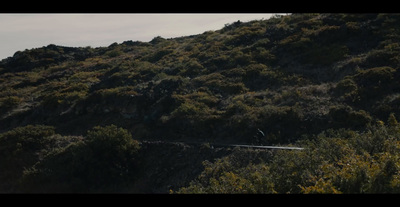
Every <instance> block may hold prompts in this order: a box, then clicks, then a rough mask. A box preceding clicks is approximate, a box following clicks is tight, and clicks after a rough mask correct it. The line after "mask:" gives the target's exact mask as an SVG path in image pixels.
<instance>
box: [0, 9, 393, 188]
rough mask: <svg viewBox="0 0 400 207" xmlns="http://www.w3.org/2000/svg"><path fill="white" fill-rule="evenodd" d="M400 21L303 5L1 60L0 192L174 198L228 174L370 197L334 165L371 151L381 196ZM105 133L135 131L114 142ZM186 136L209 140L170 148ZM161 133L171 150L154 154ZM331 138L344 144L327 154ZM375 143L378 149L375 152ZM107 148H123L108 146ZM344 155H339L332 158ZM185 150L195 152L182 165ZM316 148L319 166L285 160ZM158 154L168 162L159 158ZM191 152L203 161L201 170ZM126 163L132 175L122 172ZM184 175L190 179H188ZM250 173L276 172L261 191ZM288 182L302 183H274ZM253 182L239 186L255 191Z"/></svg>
mask: <svg viewBox="0 0 400 207" xmlns="http://www.w3.org/2000/svg"><path fill="white" fill-rule="evenodd" d="M398 25H400V16H399V15H397V14H292V15H287V16H274V17H272V18H271V19H268V20H254V21H250V22H240V21H238V22H233V23H228V24H226V25H225V27H223V28H221V29H220V30H216V31H206V32H204V33H202V34H199V35H192V36H185V37H179V38H171V39H165V38H163V37H160V36H158V37H155V38H154V39H153V40H151V41H150V42H139V41H132V40H128V41H125V42H123V43H121V44H118V43H113V44H111V45H110V46H108V47H99V48H91V47H85V48H81V47H80V48H75V47H64V46H57V45H53V44H50V45H48V46H45V47H41V48H35V49H30V50H25V51H18V52H16V53H15V54H14V55H13V56H12V57H9V58H6V59H3V60H1V62H0V133H1V134H0V143H3V144H2V145H1V148H0V150H1V151H0V153H1V155H2V156H3V158H1V160H0V164H2V166H3V169H2V170H1V171H2V173H0V179H1V180H3V181H4V180H7V182H3V183H6V184H3V185H2V186H0V192H24V190H21V189H25V191H29V192H36V191H37V190H38V189H37V188H35V186H40V185H42V184H43V185H44V183H46V184H45V185H44V187H43V186H42V187H41V189H42V190H43V191H44V192H52V190H54V189H53V188H55V186H57V185H58V188H56V191H60V192H71V191H72V192H110V191H111V192H140V190H138V189H141V188H143V189H146V192H163V193H168V192H169V191H168V189H167V188H170V189H173V190H174V191H179V189H181V190H180V191H179V192H186V193H193V192H202V193H210V192H213V193H216V192H218V191H217V190H215V189H216V187H215V186H214V188H211V187H210V186H211V185H213V184H215V182H211V181H210V180H213V179H214V180H218V181H221V182H220V183H219V186H221V185H230V184H232V183H229V182H230V181H232V179H233V180H235V179H238V180H241V181H243V182H244V183H246V182H249V183H248V185H247V187H248V186H249V185H252V186H253V188H252V189H253V190H254V192H262V193H266V192H268V193H274V192H275V193H287V192H292V193H293V192H295V193H296V192H303V193H305V192H320V191H321V189H325V190H326V189H330V190H332V192H359V189H358V188H357V185H361V184H360V182H361V183H363V182H364V181H357V182H359V183H358V184H357V183H356V184H354V185H355V186H352V187H348V185H350V184H349V183H351V181H348V180H347V181H346V182H345V181H343V179H342V180H340V179H339V178H337V177H334V176H333V174H332V173H333V172H336V171H335V170H338V166H340V169H345V167H344V165H341V164H337V163H336V162H339V161H341V163H345V162H350V163H351V162H353V164H354V163H358V162H360V163H361V161H362V162H369V161H371V159H372V160H373V161H374V162H375V161H376V162H378V161H377V160H379V162H378V163H381V164H382V165H379V166H377V169H376V171H373V173H375V174H373V173H372V171H371V170H370V169H365V170H364V171H362V172H361V174H362V173H364V174H368V172H371V173H372V174H371V175H370V178H371V179H372V178H374V179H375V180H374V182H379V186H385V187H379V188H378V187H376V186H372V187H371V186H369V187H370V188H371V189H373V190H376V191H377V192H380V191H390V192H393V191H395V190H399V189H400V184H399V183H400V180H399V177H400V173H399V170H400V168H399V166H400V162H399V160H398V159H397V158H398V156H399V154H398V152H396V150H393V149H392V148H395V147H396V146H399V147H400V145H399V144H398V143H399V142H400V140H398V139H399V136H397V135H399V134H396V133H400V131H399V130H398V129H399V126H398V124H397V120H396V117H399V116H400V104H399V103H400V70H399V67H400V31H399V30H400V28H399V27H398ZM96 133H97V134H96ZM101 133H104V134H101ZM107 133H108V134H107ZM118 133H120V134H118ZM106 135H109V136H110V137H118V138H120V137H124V139H123V140H122V141H121V142H118V143H116V142H112V141H109V140H107V138H105V137H107V136H106ZM396 136H397V138H396ZM333 137H334V138H335V139H333ZM363 137H366V138H365V139H363ZM389 137H390V139H389ZM125 138H126V139H125ZM97 139H99V140H100V141H96V140H97ZM93 140H95V141H93ZM132 140H133V142H132ZM178 141H179V142H182V143H186V142H187V143H194V142H195V143H204V144H203V145H200V146H197V145H196V146H191V145H190V146H189V145H185V144H181V145H179V144H172V143H176V142H178ZM109 142H110V143H109ZM159 142H162V143H165V145H166V147H165V148H161V149H159V150H155V151H154V153H149V152H148V151H144V149H153V148H154V147H156V146H153V144H154V143H159ZM367 142H368V143H367ZM99 143H100V145H99ZM121 143H124V144H121ZM144 143H147V144H144ZM151 143H153V144H151ZM167 143H168V144H167ZM213 143H234V144H257V145H302V146H305V147H307V149H309V150H304V151H302V152H297V153H303V154H301V155H299V154H298V155H294V154H293V153H295V152H283V151H282V152H273V153H272V154H274V153H278V154H279V156H280V158H271V156H272V155H271V153H269V152H264V151H262V152H261V151H257V150H253V151H252V150H243V149H214V148H213V147H210V144H211V145H212V144H213ZM346 143H347V144H346ZM354 143H356V144H354ZM103 145H104V146H103ZM119 145H123V146H124V147H120V146H119ZM155 145H157V146H158V145H159V144H155ZM169 145H172V146H170V147H168V146H169ZM328 145H329V146H330V147H332V146H335V147H336V149H337V151H335V152H334V151H330V150H332V149H324V148H323V149H321V147H322V146H325V147H326V146H328ZM378 145H379V146H380V148H379V149H375V148H371V147H372V146H375V147H377V146H378ZM107 146H110V147H111V148H112V149H113V150H115V151H114V152H115V153H116V154H118V157H113V156H116V155H113V154H112V153H105V152H108V151H109V149H108V148H107ZM144 146H147V147H144ZM368 147H369V148H368ZM114 148H115V149H114ZM156 148H157V147H156ZM389 148H390V149H389ZM172 149H174V150H176V151H173V150H172ZM317 149H319V150H317ZM96 150H99V151H96ZM121 150H122V151H123V152H121ZM163 150H164V153H163ZM171 150H172V151H171ZM313 150H314V151H313ZM315 150H317V151H315ZM374 150H375V151H374ZM377 150H378V151H377ZM111 152H112V151H111ZM200 152H203V153H205V154H202V153H200ZM338 152H342V154H335V155H332V153H338ZM99 153H100V154H101V155H100V154H99ZM104 153H105V154H107V155H104ZM121 153H122V154H121ZM179 153H181V154H185V156H184V157H185V158H181V160H180V161H179V163H178V162H177V161H176V160H179V159H178V158H176V157H175V156H176V155H177V154H179ZM265 153H267V154H268V155H264V154H265ZM284 153H288V154H284ZM329 153H330V154H329ZM375 153H378V154H379V156H378V154H375ZM158 154H161V155H158ZM206 154H207V155H206ZM311 154H314V155H316V154H319V155H321V156H320V157H319V158H318V159H320V160H318V161H315V163H313V165H312V166H311V164H310V163H308V164H307V165H305V166H303V167H309V168H304V169H303V168H301V169H299V168H294V167H293V166H289V164H288V163H290V162H294V163H296V162H300V163H301V162H303V161H304V160H303V159H306V158H307V159H308V160H310V159H311V158H310V157H308V156H311ZM355 154H357V156H359V157H358V158H359V159H360V160H349V159H350V157H352V156H353V158H354V159H356V158H357V157H354V155H355ZM166 155H167V157H165V156H166ZM239 155H240V156H242V157H241V158H240V159H239V158H238V157H240V156H239ZM99 156H100V157H101V156H105V157H104V159H99ZM152 156H154V157H152ZM158 156H161V157H163V159H166V160H164V163H170V165H169V166H166V165H165V164H164V165H163V164H162V163H158V164H155V163H157V161H156V160H157V159H156V158H157V157H158ZM363 156H366V157H363ZM168 157H171V159H168ZM172 157H174V158H172ZM255 157H256V158H255ZM272 157H276V156H272ZM295 157H297V159H295ZM28 158H29V159H28ZM236 158H237V159H236ZM250 158H251V159H253V160H251V159H250ZM325 158H326V159H325ZM328 158H329V159H328ZM358 158H357V159H358ZM59 159H61V161H62V163H67V164H66V166H69V164H70V163H74V164H73V166H74V167H72V168H76V169H78V170H77V171H71V172H70V171H68V172H64V170H62V169H64V168H62V167H61V166H60V165H57V164H56V162H61V161H60V160H59ZM92 159H99V160H109V163H108V164H109V165H110V166H111V167H110V166H109V165H107V166H108V168H109V169H110V172H100V173H98V175H96V176H99V177H97V178H98V179H100V180H102V179H105V180H107V181H106V182H105V183H98V182H100V181H98V182H95V181H93V180H91V179H93V177H90V176H89V175H87V176H82V175H81V174H80V173H83V174H86V173H94V174H93V175H95V174H96V173H95V169H102V168H103V167H104V166H103V164H104V163H101V162H100V163H98V162H93V160H92ZM254 159H255V160H257V161H256V162H255V161H254ZM279 159H281V160H279ZM327 159H328V160H329V161H327ZM74 160H75V161H76V160H86V161H82V163H85V162H86V163H92V164H93V166H94V167H93V168H90V167H89V168H90V169H85V170H84V168H82V169H81V167H82V166H81V164H79V163H75V161H74ZM115 160H118V163H119V164H116V163H115V162H114V161H115ZM132 160H135V161H132ZM174 160H175V161H174ZM191 160H192V161H193V162H195V163H196V164H195V165H190V164H189V163H190V162H191ZM214 160H217V161H215V162H214ZM233 160H234V161H233ZM237 160H242V161H240V162H238V161H237ZM388 160H390V161H388ZM107 162H108V161H107ZM153 162H154V163H153ZM212 162H214V163H212ZM279 162H284V163H285V164H286V165H287V166H286V167H287V169H286V170H288V169H291V170H293V172H296V173H295V174H293V175H287V177H284V178H283V177H282V176H284V175H283V174H282V172H281V173H278V172H279V170H282V169H281V168H279V167H280V166H284V165H278V164H277V163H279ZM304 162H305V161H304ZM371 162H372V161H371ZM389 162H390V164H387V163H389ZM15 163H18V164H15ZM68 163H69V164H68ZM207 163H208V164H207ZM227 163H228V164H227ZM238 163H239V164H238ZM333 163H336V164H333ZM71 165H72V164H71ZM75 165H76V166H75ZM153 165H154V166H153ZM303 165H304V163H303ZM354 165H356V164H354ZM386 165H390V167H387V166H386ZM4 166H7V167H4ZM12 166H13V167H12ZM87 166H92V165H90V164H89V165H87ZM87 166H86V167H87ZM101 166H102V167H101ZM138 166H140V167H138ZM144 166H146V167H144ZM161 166H163V167H161ZM171 166H174V167H175V168H174V169H175V170H172V171H173V172H174V175H175V176H176V177H175V178H172V177H171V176H167V174H165V173H168V172H169V170H165V172H164V171H162V170H160V169H161V168H163V169H170V168H171ZM177 166H178V167H177ZM221 166H224V167H221ZM296 166H297V164H296ZM385 166H386V168H385ZM70 167H71V166H70ZM278 168H279V169H278ZM388 168H390V170H391V171H390V170H389V171H390V173H392V174H390V173H389V174H390V176H389V178H390V179H392V180H389V181H387V180H385V181H382V183H384V184H382V183H380V181H379V179H383V178H381V177H379V176H378V175H380V174H379V173H382V175H383V174H385V175H386V176H387V175H388V172H386V171H384V170H388ZM392 168H393V169H392ZM24 169H25V170H24ZM60 169H61V170H60ZM122 169H123V170H125V171H126V174H123V173H118V172H120V171H121V170H122ZM128 169H129V170H128ZM138 169H140V170H138ZM177 169H179V170H177ZM189 169H190V170H189ZM311 169H312V170H311ZM316 169H318V170H316ZM328 169H329V170H328ZM57 170H58V171H57ZM170 170H171V169H170ZM203 170H204V171H203ZM207 170H208V171H207ZM213 170H216V171H217V172H218V173H216V172H214V171H213ZM249 170H250V171H249ZM313 170H314V171H315V172H317V171H318V172H317V173H316V174H313V173H315V172H313ZM350 170H353V169H349V171H350ZM368 170H370V171H368ZM379 170H383V171H382V172H381V171H379ZM125 171H124V172H125ZM128 171H129V173H128ZM132 171H134V172H132ZM182 172H186V174H185V176H181V177H179V174H180V173H182ZM246 172H247V173H246ZM248 172H251V173H248ZM254 172H259V173H258V174H254ZM285 172H286V171H285ZM300 172H301V173H300ZM306 172H307V173H306ZM311 172H312V173H311ZM341 172H342V173H345V171H341ZM52 173H53V174H52ZM252 173H253V174H252ZM318 173H319V174H318ZM78 174H79V176H78ZM122 174H123V175H122ZM356 174H357V173H356ZM49 175H51V176H50V178H49V179H50V180H49V179H46V176H49ZM72 175H73V176H72ZM103 175H104V176H105V175H107V176H106V177H105V178H104V177H101V176H103ZM109 175H113V176H115V177H112V176H109ZM118 175H120V176H118ZM249 175H254V176H256V177H257V176H258V177H259V178H260V179H261V178H265V179H267V178H268V179H269V180H268V182H267V180H265V179H264V180H262V179H261V180H262V182H263V184H262V185H263V188H262V189H261V188H257V186H255V185H256V184H255V183H254V182H256V180H257V179H256V178H255V177H254V176H253V177H251V178H249V177H246V176H249ZM272 175H276V176H275V177H271V176H272ZM278 175H279V176H281V177H280V178H281V179H284V180H285V181H284V182H283V181H282V180H278V178H277V177H279V176H278ZM296 175H298V176H300V175H301V176H300V177H296ZM352 175H353V174H352ZM71 176H72V177H71ZM96 176H95V177H96ZM146 176H147V177H146ZM152 176H153V177H163V176H164V177H165V176H166V177H169V178H170V179H169V180H168V179H167V181H165V180H164V181H161V180H160V183H162V182H164V183H163V184H160V183H157V185H159V186H158V187H153V186H155V185H156V184H154V183H152V182H150V181H148V182H145V181H143V179H144V180H146V179H148V180H152V178H153V177H152ZM197 176H200V177H197ZM210 176H211V178H210ZM212 176H216V177H212ZM235 176H236V177H235ZM323 176H325V177H323ZM343 176H344V177H345V176H347V175H343ZM374 176H375V177H374ZM376 176H378V177H376ZM61 177H64V178H65V177H68V179H67V180H69V181H61V180H60V178H61ZM322 177H323V178H322ZM145 178H146V179H145ZM320 178H321V179H320ZM378 178H379V179H378ZM389 178H388V179H389ZM141 179H142V181H141V182H139V181H137V180H141ZM207 179H210V180H207ZM219 179H222V180H219ZM254 179H255V180H254ZM274 179H276V180H274ZM291 179H295V180H291ZM354 179H356V178H354ZM360 179H361V178H360ZM287 180H290V183H294V184H292V185H293V186H279V184H277V183H280V182H281V181H282V182H281V183H286V184H287V183H288V182H286V181H287ZM89 181H90V182H89ZM190 181H193V182H190ZM222 181H224V182H222ZM245 181H246V182H245ZM258 181H260V180H258ZM60 182H61V183H62V185H59V183H60ZM113 182H114V183H117V184H114V185H113V184H111V183H113ZM154 182H156V181H154ZM168 182H170V183H168ZM260 182H261V181H260ZM343 182H345V183H343ZM354 182H356V181H354ZM365 182H366V183H367V181H365ZM368 182H369V181H368ZM16 183H18V184H16ZM121 183H124V186H123V187H121V185H122V184H121ZM126 183H129V184H126ZM189 183H190V186H189ZM271 183H275V184H271ZM369 183H371V182H369ZM372 183H373V182H372ZM388 183H389V184H388ZM119 184H121V185H119ZM125 184H126V185H127V186H125ZM371 185H372V184H371ZM377 185H378V184H377ZM387 185H390V186H391V187H390V190H388V189H389V187H387ZM21 186H24V187H25V188H24V187H21ZM26 186H30V187H29V188H26ZM82 186H85V187H82ZM88 186H89V187H88ZM105 186H106V187H105ZM168 186H169V187H168ZM171 186H173V187H171ZM185 186H186V187H187V186H189V187H187V188H183V187H185ZM199 186H201V187H199ZM243 186H245V185H244V184H243ZM243 186H242V187H243ZM299 186H301V187H302V188H301V187H299ZM321 186H325V187H326V186H328V187H326V188H322V187H321ZM338 186H339V187H338ZM340 186H341V187H340ZM361 186H362V185H361ZM312 187H313V188H312ZM30 188H31V190H26V189H30ZM360 188H361V187H360ZM366 188H367V187H365V186H364V187H363V189H362V190H364V191H361V192H366V191H365V189H366ZM207 189H208V190H207ZM212 189H213V190H215V191H212ZM221 189H222V188H221ZM224 189H229V188H224ZM249 189H250V187H249V188H248V189H247V191H242V192H253V191H251V190H249ZM257 189H258V191H257ZM231 190H232V192H239V193H241V191H240V190H239V189H231ZM235 190H237V191H235ZM318 190H320V191H318ZM322 192H327V191H322ZM371 192H372V190H371ZM220 193H221V192H220ZM222 193H231V192H230V191H222Z"/></svg>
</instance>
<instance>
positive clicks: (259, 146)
mask: <svg viewBox="0 0 400 207" xmlns="http://www.w3.org/2000/svg"><path fill="white" fill-rule="evenodd" d="M140 142H145V143H158V144H162V143H170V144H186V145H204V144H208V145H209V146H210V147H240V148H253V149H281V150H303V149H304V148H302V147H285V146H263V145H245V144H220V143H208V142H207V143H204V142H184V141H140Z"/></svg>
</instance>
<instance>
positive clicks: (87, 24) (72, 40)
mask: <svg viewBox="0 0 400 207" xmlns="http://www.w3.org/2000/svg"><path fill="white" fill-rule="evenodd" d="M272 15H273V14H268V13H265V14H256V13H250V14H245V13H239V14H234V13H221V14H217V13H211V14H195V13H194V14H182V13H179V14H161V13H160V14H157V13H155V14H147V13H142V14H120V13H117V14H97V13H93V14H90V13H88V14H83V13H78V14H59V13H57V14H10V13H8V14H0V60H1V59H3V58H6V57H9V56H13V55H14V53H15V52H17V51H23V50H25V49H32V48H38V47H43V46H47V45H49V44H55V45H62V46H71V47H85V46H91V47H101V46H108V45H110V44H112V43H114V42H117V43H122V42H123V41H127V40H133V41H142V42H148V41H150V40H152V39H153V38H154V37H156V36H161V37H164V38H172V37H181V36H188V35H195V34H201V33H203V32H205V31H209V30H218V29H222V28H223V27H224V25H225V24H227V23H233V22H235V21H238V20H240V21H242V22H247V21H250V20H260V19H263V18H264V19H268V18H269V17H271V16H272Z"/></svg>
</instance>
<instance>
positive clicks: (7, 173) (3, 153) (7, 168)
mask: <svg viewBox="0 0 400 207" xmlns="http://www.w3.org/2000/svg"><path fill="white" fill-rule="evenodd" d="M54 133H55V132H54V127H51V126H44V125H28V126H25V127H17V128H14V129H12V130H10V131H7V132H4V133H2V134H0V183H1V184H0V192H8V193H10V192H15V191H16V186H17V185H18V179H19V178H20V177H21V176H22V173H23V170H24V169H27V168H30V167H31V166H32V165H34V164H35V163H36V162H38V161H39V159H40V158H41V156H43V151H44V150H46V149H47V150H48V149H49V148H51V147H52V144H53V143H54V141H55V140H54V139H53V136H52V135H54Z"/></svg>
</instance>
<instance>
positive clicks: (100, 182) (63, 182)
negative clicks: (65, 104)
mask: <svg viewBox="0 0 400 207" xmlns="http://www.w3.org/2000/svg"><path fill="white" fill-rule="evenodd" d="M139 148H140V147H139V143H138V142H137V141H136V140H133V139H132V135H131V134H130V133H129V132H128V131H127V130H125V129H123V128H118V127H117V126H115V125H110V126H105V127H100V126H96V127H94V128H93V129H92V130H89V131H88V133H87V136H86V138H85V139H84V140H83V142H77V143H74V144H71V145H68V146H67V147H65V148H62V149H59V150H57V151H53V152H52V153H50V154H49V155H47V156H46V157H45V159H43V160H41V161H40V162H38V163H37V164H36V165H35V166H33V167H32V168H30V169H27V170H26V172H25V174H24V177H23V179H22V181H21V186H22V187H23V188H22V191H23V192H36V193H37V192H40V193H48V192H63V193H87V192H125V191H126V190H127V188H128V186H129V185H131V184H132V183H133V182H134V180H135V178H134V173H135V167H136V159H135V158H136V155H137V153H138V151H139Z"/></svg>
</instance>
